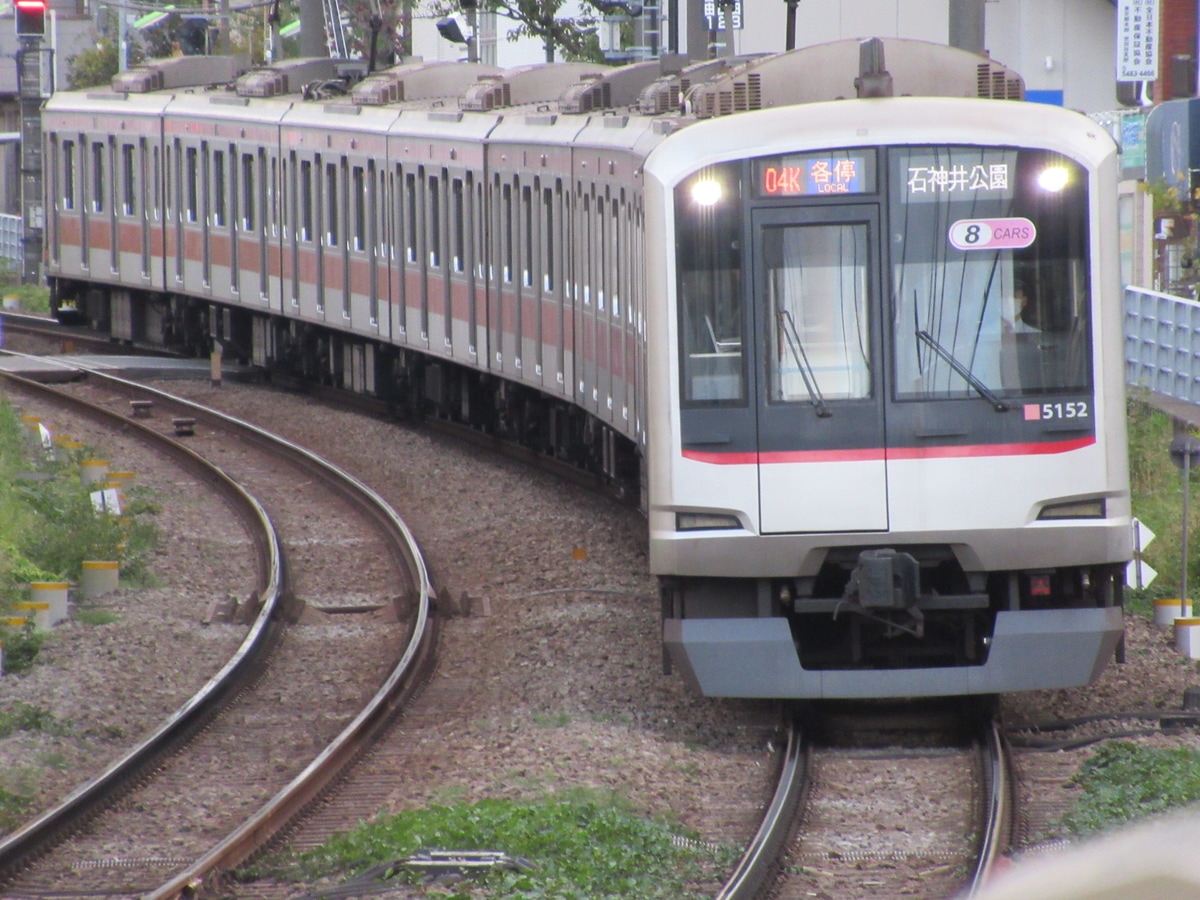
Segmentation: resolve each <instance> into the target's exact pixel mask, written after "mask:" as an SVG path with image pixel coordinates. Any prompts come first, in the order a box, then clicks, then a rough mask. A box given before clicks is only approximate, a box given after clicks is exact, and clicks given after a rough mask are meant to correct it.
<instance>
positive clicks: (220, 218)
mask: <svg viewBox="0 0 1200 900" xmlns="http://www.w3.org/2000/svg"><path fill="white" fill-rule="evenodd" d="M212 175H213V180H212V192H213V198H212V204H213V224H214V225H216V226H218V227H220V228H224V227H225V190H226V185H225V152H224V151H223V150H214V151H213V155H212Z"/></svg>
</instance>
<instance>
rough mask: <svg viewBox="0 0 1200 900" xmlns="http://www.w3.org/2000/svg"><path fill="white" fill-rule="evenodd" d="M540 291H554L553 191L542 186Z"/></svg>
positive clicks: (547, 292)
mask: <svg viewBox="0 0 1200 900" xmlns="http://www.w3.org/2000/svg"><path fill="white" fill-rule="evenodd" d="M542 260H543V262H542V292H543V293H546V294H552V293H554V191H553V190H552V189H550V188H542Z"/></svg>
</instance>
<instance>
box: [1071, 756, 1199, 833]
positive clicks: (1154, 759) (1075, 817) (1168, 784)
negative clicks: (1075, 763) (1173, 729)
mask: <svg viewBox="0 0 1200 900" xmlns="http://www.w3.org/2000/svg"><path fill="white" fill-rule="evenodd" d="M1075 782H1076V783H1077V784H1078V785H1079V786H1080V787H1081V788H1082V790H1083V796H1082V797H1080V798H1079V799H1078V800H1077V801H1076V802H1075V804H1074V805H1073V807H1072V809H1071V811H1070V812H1069V813H1068V814H1067V815H1066V816H1064V817H1063V824H1064V826H1066V827H1067V828H1068V829H1069V830H1070V831H1071V832H1073V833H1076V834H1087V833H1091V832H1096V831H1103V830H1106V829H1109V828H1113V827H1115V826H1118V825H1122V824H1124V823H1126V822H1132V821H1134V820H1137V819H1142V818H1145V817H1147V816H1152V815H1156V814H1158V813H1162V812H1166V811H1167V810H1171V809H1176V808H1178V807H1181V806H1184V805H1186V804H1188V803H1192V802H1194V801H1196V800H1200V752H1198V751H1195V750H1189V749H1186V748H1182V747H1181V748H1178V749H1169V750H1168V749H1162V748H1157V747H1143V746H1140V745H1138V744H1134V743H1131V742H1129V741H1111V742H1109V743H1106V744H1105V745H1104V746H1103V747H1101V748H1100V750H1099V751H1098V752H1097V753H1096V755H1095V756H1093V757H1092V758H1091V759H1090V760H1088V762H1087V763H1085V764H1084V765H1083V767H1082V769H1081V770H1080V773H1079V774H1078V775H1077V776H1076V777H1075Z"/></svg>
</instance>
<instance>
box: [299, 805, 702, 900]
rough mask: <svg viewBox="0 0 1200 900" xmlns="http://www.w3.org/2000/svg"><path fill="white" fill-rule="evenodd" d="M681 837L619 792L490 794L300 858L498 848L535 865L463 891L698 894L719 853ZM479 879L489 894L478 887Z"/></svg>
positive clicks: (377, 827) (345, 838)
mask: <svg viewBox="0 0 1200 900" xmlns="http://www.w3.org/2000/svg"><path fill="white" fill-rule="evenodd" d="M681 836H682V834H681V832H680V830H679V829H677V828H674V827H672V826H669V825H667V824H664V823H662V822H657V821H653V820H650V819H647V818H645V817H643V816H639V815H637V814H636V813H634V812H633V811H631V810H629V809H627V808H625V807H624V806H623V805H622V804H619V803H615V802H612V801H602V800H598V799H595V798H587V797H579V798H567V797H562V796H556V797H550V798H546V799H542V800H536V801H532V802H524V803H521V802H516V801H510V800H483V801H481V802H479V803H475V804H471V805H462V806H454V807H442V806H435V807H429V808H426V809H422V810H414V811H411V812H406V813H401V814H399V815H396V816H393V817H390V818H388V819H385V820H382V821H379V822H377V823H374V824H366V825H362V826H360V827H359V828H358V829H357V830H355V831H353V832H351V833H349V834H344V835H338V836H335V837H334V838H333V839H331V840H330V841H329V842H328V843H326V844H325V845H324V846H322V847H319V848H317V849H315V850H312V851H310V852H308V853H305V854H304V855H303V856H302V857H300V859H299V861H298V865H299V868H298V873H297V877H300V878H304V877H313V876H318V875H323V874H324V875H328V874H341V873H345V874H355V873H358V872H362V871H364V870H366V869H368V868H371V867H373V866H376V865H381V864H386V863H389V862H391V861H395V860H399V859H403V858H406V857H407V856H409V855H411V854H413V853H416V852H418V851H420V850H497V851H503V852H505V853H507V854H509V856H511V857H515V858H520V859H522V860H525V861H527V862H528V863H529V865H530V866H531V868H530V869H529V870H522V871H510V870H504V871H493V872H491V873H490V874H488V875H487V876H485V877H484V878H483V879H482V880H481V881H480V883H479V884H477V885H475V886H474V888H467V890H468V892H467V893H463V894H461V896H462V897H489V898H513V900H516V898H530V900H533V898H539V900H540V898H562V900H571V898H578V900H584V898H602V897H603V898H614V900H615V898H637V900H656V898H685V897H691V896H697V895H695V894H694V893H691V892H689V890H688V888H687V885H688V883H689V879H690V878H693V877H694V876H696V874H697V873H698V872H699V871H700V866H701V862H702V861H703V860H704V859H705V858H707V859H708V861H710V862H712V854H711V853H710V852H708V851H706V850H701V849H695V847H698V846H699V845H698V844H695V845H688V844H687V842H686V841H679V840H677V839H678V838H679V837H681ZM723 862H724V861H723ZM301 873H302V874H301ZM459 887H460V888H464V887H466V886H465V885H460V886H459ZM475 888H478V890H479V891H481V893H474V892H473V891H474V889H475Z"/></svg>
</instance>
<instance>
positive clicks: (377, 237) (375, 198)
mask: <svg viewBox="0 0 1200 900" xmlns="http://www.w3.org/2000/svg"><path fill="white" fill-rule="evenodd" d="M378 176H379V177H378V179H376V169H375V163H374V162H369V163H367V173H366V181H365V182H364V183H363V185H362V187H361V189H360V190H358V191H357V192H356V195H357V196H359V197H362V198H363V203H364V204H366V205H367V210H366V216H367V223H368V224H367V227H368V228H369V229H370V233H369V234H367V235H366V236H365V237H364V241H365V242H366V245H367V246H368V247H370V248H371V256H372V258H371V284H370V289H369V290H368V291H367V314H368V315H369V316H370V318H371V324H372V325H377V324H379V265H378V263H379V259H380V258H381V257H383V256H384V254H383V246H382V243H381V241H382V233H383V228H382V227H381V225H380V221H379V212H380V210H381V208H383V206H384V204H381V203H380V202H379V197H380V195H382V194H383V192H384V191H385V190H386V189H387V185H386V183H385V182H386V179H385V177H384V173H383V172H379V173H378ZM377 188H378V189H377Z"/></svg>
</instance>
